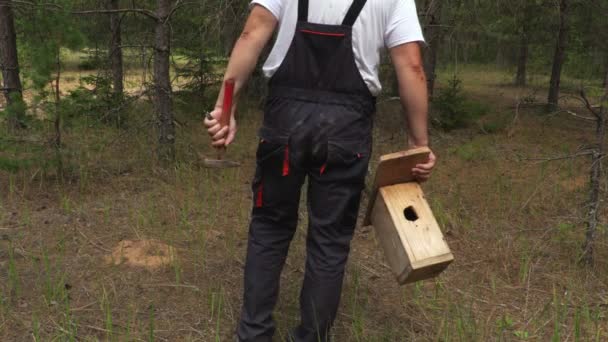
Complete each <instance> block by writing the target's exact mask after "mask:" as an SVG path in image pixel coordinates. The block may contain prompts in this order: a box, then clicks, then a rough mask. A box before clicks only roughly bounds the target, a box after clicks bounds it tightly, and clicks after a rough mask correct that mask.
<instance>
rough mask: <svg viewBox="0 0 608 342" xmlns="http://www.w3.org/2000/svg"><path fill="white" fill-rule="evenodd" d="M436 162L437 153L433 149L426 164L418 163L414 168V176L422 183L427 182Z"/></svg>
mask: <svg viewBox="0 0 608 342" xmlns="http://www.w3.org/2000/svg"><path fill="white" fill-rule="evenodd" d="M436 162H437V157H436V156H435V153H433V151H431V153H430V154H429V159H428V161H427V162H426V163H424V164H418V165H416V167H414V168H413V169H412V175H414V178H416V180H417V181H419V182H420V183H423V182H426V181H427V180H429V178H430V177H431V172H432V171H433V168H434V167H435V163H436Z"/></svg>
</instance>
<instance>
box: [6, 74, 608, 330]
mask: <svg viewBox="0 0 608 342" xmlns="http://www.w3.org/2000/svg"><path fill="white" fill-rule="evenodd" d="M136 74H137V75H139V73H137V72H134V75H136ZM68 76H70V75H68ZM74 77H75V80H74V82H77V77H78V75H74ZM449 77H450V72H449V71H445V72H442V73H441V74H440V79H439V81H440V84H441V83H442V82H441V81H442V80H447V79H448V78H449ZM460 77H461V78H462V80H463V86H464V90H465V92H466V93H467V96H469V97H471V98H473V99H476V100H477V101H480V102H482V101H483V103H484V104H485V105H487V106H488V108H490V113H489V114H487V115H485V116H484V117H482V118H480V119H479V120H480V125H474V126H472V127H471V128H469V129H466V130H456V131H453V132H450V133H443V132H440V131H433V132H432V141H433V147H434V149H435V151H436V153H437V155H438V156H439V165H438V167H437V170H436V173H435V174H434V176H433V179H432V181H431V182H430V183H428V184H426V185H425V186H424V188H425V193H426V194H427V196H428V199H429V202H430V203H431V206H432V208H433V210H434V213H435V216H436V217H437V219H438V221H439V223H440V225H441V227H442V228H443V230H444V233H445V235H446V238H447V240H448V243H449V245H450V247H451V248H452V251H453V252H454V254H455V256H456V261H455V263H454V264H453V265H451V266H450V268H449V269H448V270H447V271H446V272H445V273H444V274H442V275H441V277H439V278H437V279H432V280H427V281H423V282H419V283H416V284H412V285H408V286H405V287H399V286H398V285H397V284H396V282H395V281H394V279H393V276H392V275H391V273H390V270H389V269H388V268H387V267H386V266H385V262H384V259H383V256H382V252H381V251H380V249H379V247H378V246H377V243H376V241H375V238H374V232H373V230H371V229H369V228H363V227H361V228H359V229H358V230H357V233H356V236H355V238H354V240H353V244H352V253H351V257H350V259H349V260H350V261H349V266H348V270H347V273H346V278H345V284H344V293H343V297H342V307H341V309H340V311H339V316H338V319H337V321H336V323H335V329H334V331H333V334H334V335H335V339H336V341H405V340H407V341H527V340H530V341H549V340H555V341H603V340H606V339H607V338H608V317H607V313H606V305H608V302H607V301H606V298H608V290H607V289H608V286H606V285H607V284H606V280H605V279H606V273H607V271H608V263H607V262H606V260H607V259H606V256H607V254H606V253H607V252H606V251H607V249H606V248H605V247H606V246H607V243H608V241H607V239H606V235H605V233H604V234H602V235H599V236H598V247H597V253H598V256H597V264H596V266H595V268H594V269H585V268H582V267H580V266H579V265H578V264H577V257H578V253H579V252H580V245H581V243H582V239H583V229H584V224H583V223H584V214H585V212H584V207H583V205H582V203H584V201H585V199H586V196H587V193H586V191H587V182H586V177H587V174H588V172H587V170H588V167H589V165H588V160H586V159H576V160H564V161H556V162H551V163H541V162H538V161H534V160H526V159H527V158H536V157H546V156H556V155H563V154H567V153H569V152H570V153H571V152H573V151H576V149H577V148H578V146H580V145H581V144H584V143H587V142H588V141H589V139H590V137H591V134H590V132H591V130H590V129H591V127H590V126H586V125H585V124H581V123H579V122H577V121H574V120H571V119H570V118H568V117H561V116H543V115H539V114H538V112H537V111H536V110H535V108H534V107H531V106H530V107H522V110H521V113H520V118H519V120H518V121H517V122H516V123H515V125H516V127H515V128H516V129H515V130H514V133H513V134H507V133H506V129H505V128H506V126H509V125H510V124H511V122H512V118H513V115H514V104H515V103H516V101H518V99H521V98H523V97H524V96H528V95H530V94H536V95H535V96H537V99H538V101H540V100H541V99H542V96H544V95H543V94H541V92H540V91H536V90H535V87H536V86H537V85H536V84H535V83H533V84H532V86H530V87H529V88H513V87H506V86H505V83H506V82H507V81H508V80H509V79H510V75H507V74H505V73H501V72H498V71H492V72H490V71H488V70H483V69H481V68H468V67H467V68H461V69H460ZM136 82H137V81H136V80H135V78H134V84H135V83H136ZM573 82H574V83H576V81H573ZM540 83H542V82H539V84H538V86H539V87H540ZM541 95H542V96H541ZM178 100H179V101H176V107H177V111H176V112H177V118H178V121H179V122H180V126H179V128H178V145H177V150H178V164H177V166H176V167H175V169H173V170H170V171H163V170H162V169H159V168H158V167H157V166H156V165H155V163H154V155H153V149H152V148H150V146H154V144H155V139H156V138H155V136H154V134H153V127H152V126H146V125H144V126H141V128H138V129H135V128H133V127H138V125H137V124H136V123H137V122H139V120H142V118H144V117H147V116H150V115H151V114H150V107H149V106H148V105H146V104H143V103H142V104H137V105H136V106H134V108H133V109H132V112H130V113H129V118H130V120H132V121H130V122H132V123H133V126H131V128H125V129H123V130H122V131H118V130H117V129H115V128H111V127H107V126H104V125H74V126H73V128H68V129H67V130H66V132H65V136H64V138H65V145H66V147H65V149H66V150H67V152H66V155H67V157H66V158H67V161H66V164H67V165H68V166H69V170H70V172H69V177H67V178H66V179H65V180H64V181H63V182H59V181H58V180H56V179H55V178H54V177H53V172H54V171H53V168H52V167H51V168H48V170H44V169H42V168H41V167H38V166H35V164H34V166H31V167H22V168H19V169H17V170H14V171H11V172H9V171H1V173H0V205H1V208H2V211H1V212H0V237H1V238H0V305H1V306H0V340H2V341H13V340H22V339H28V340H35V341H48V340H84V341H88V340H91V341H93V340H108V341H130V340H146V341H154V340H156V341H163V340H168V341H205V342H206V341H230V340H231V339H232V337H233V333H234V327H235V325H236V323H237V321H238V317H239V314H240V303H241V295H242V268H243V261H244V255H245V248H246V242H247V228H248V227H247V223H248V218H249V210H250V206H251V202H252V198H251V191H250V181H251V177H252V175H253V170H254V167H255V161H254V160H253V156H254V153H255V148H256V141H257V139H256V137H255V136H256V129H257V126H258V125H259V122H260V118H261V115H260V113H259V111H258V110H256V109H255V107H254V106H250V108H251V109H249V110H245V109H243V110H242V111H241V113H240V119H239V126H240V130H239V135H238V140H237V142H236V143H235V145H234V146H231V147H230V148H229V149H228V154H227V157H228V158H230V159H234V160H239V161H240V162H241V163H242V167H241V168H238V169H231V170H209V169H204V168H201V166H200V159H199V158H198V153H199V152H200V153H202V154H207V155H213V151H212V150H211V149H210V148H209V147H208V141H207V136H206V134H204V132H202V130H201V127H200V122H199V116H198V113H199V112H200V111H201V108H204V107H205V104H204V103H202V102H201V100H200V99H198V98H179V99H178ZM247 107H248V106H247V105H246V104H244V105H242V106H241V108H247ZM482 125H483V126H482ZM480 127H481V128H480ZM45 129H46V128H44V127H42V128H40V132H37V134H38V135H40V136H46V135H48V134H49V132H50V128H48V129H49V130H48V131H46V130H45ZM125 132H128V134H125ZM374 135H375V146H374V153H375V155H374V160H376V159H377V158H376V157H378V156H379V155H381V154H384V153H389V152H394V151H396V150H400V149H403V146H404V145H405V139H404V136H403V125H402V119H401V116H400V109H399V108H398V106H397V105H396V104H395V103H393V102H383V103H380V104H379V108H378V115H377V121H376V125H375V131H374ZM12 148H13V150H12V151H8V150H6V151H4V152H0V157H11V156H15V155H18V154H19V153H26V152H28V151H32V150H33V147H32V146H26V145H19V146H16V147H12ZM36 151H38V150H36ZM43 151H44V150H42V152H36V153H43ZM40 158H44V155H42V156H41V157H40ZM372 167H374V165H372ZM302 197H303V198H302V201H304V200H305V193H304V194H303V196H302ZM366 203H367V199H366V198H365V199H364V201H363V203H362V208H365V207H366ZM300 210H301V211H300V217H301V218H302V220H301V224H300V226H299V228H298V231H297V232H296V235H295V237H294V240H293V242H292V248H291V250H290V254H289V257H288V261H287V264H286V266H285V269H284V272H283V275H282V286H281V297H280V302H279V305H278V307H277V312H276V315H275V317H276V319H277V322H278V332H277V336H283V337H284V336H286V333H287V330H288V329H289V328H290V327H292V326H293V325H295V324H297V320H298V317H297V314H298V296H299V290H300V284H301V281H302V277H303V268H304V266H303V265H304V257H305V247H304V245H305V238H306V235H305V233H306V232H305V227H306V206H305V202H303V203H302V205H301V209H300ZM602 218H603V223H604V224H605V223H606V221H608V216H607V215H606V210H605V209H604V211H603V213H602ZM128 239H134V240H138V239H154V240H160V241H162V242H165V243H167V244H169V245H171V246H172V247H173V248H174V250H175V256H176V257H174V258H171V260H172V262H171V263H169V264H168V265H167V266H166V267H163V268H159V269H142V268H134V267H129V266H126V265H118V266H115V265H110V264H108V263H106V262H105V259H104V258H105V257H106V256H107V255H108V254H109V251H110V250H111V249H112V248H114V246H116V245H117V244H118V242H120V241H122V240H128Z"/></svg>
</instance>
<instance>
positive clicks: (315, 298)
mask: <svg viewBox="0 0 608 342" xmlns="http://www.w3.org/2000/svg"><path fill="white" fill-rule="evenodd" d="M364 5H365V0H355V1H354V3H353V5H352V6H351V8H350V9H349V11H348V13H347V15H346V18H345V19H344V22H343V23H342V25H324V24H313V23H309V22H307V18H308V0H300V1H299V5H298V23H297V26H296V32H295V35H294V38H293V41H292V43H291V46H290V48H289V51H288V53H287V56H286V57H285V60H284V61H283V63H282V65H281V66H280V68H279V69H278V70H277V72H276V73H275V75H274V76H273V77H272V78H271V80H270V82H269V95H268V99H267V102H266V108H265V113H264V123H263V126H262V128H261V130H260V138H261V141H260V145H259V147H258V151H257V170H256V174H255V177H254V181H253V185H252V187H253V193H254V196H253V198H254V208H253V212H252V218H251V226H250V230H249V243H248V250H247V260H246V265H245V284H244V303H243V311H242V315H241V321H240V323H239V326H238V329H237V335H238V338H239V340H240V341H244V342H250V341H256V342H259V341H271V340H272V335H273V333H274V330H275V325H274V321H273V319H272V311H273V309H274V306H275V303H276V301H277V296H278V292H279V279H280V273H281V270H282V268H283V265H284V263H285V258H286V256H287V251H288V249H289V244H290V241H291V239H292V237H293V234H294V232H295V230H296V225H297V222H298V204H299V202H300V189H301V187H302V184H303V183H304V180H305V178H306V177H307V176H308V190H307V194H308V215H309V227H308V235H307V257H306V271H305V275H304V284H303V287H302V291H301V294H300V310H301V323H300V326H298V327H297V328H295V329H294V330H293V331H292V336H291V339H292V340H294V341H296V342H304V341H306V342H308V341H311V342H312V341H314V342H317V341H326V340H327V338H328V337H327V335H328V331H329V329H330V327H331V325H332V323H333V321H334V318H335V317H336V311H337V309H338V305H339V301H340V293H341V288H342V279H343V276H344V267H345V264H346V260H347V257H348V253H349V250H350V241H351V239H352V236H353V231H354V228H355V224H356V221H357V213H358V209H359V201H360V198H361V191H362V190H363V187H364V183H365V175H366V173H367V166H368V162H369V157H370V153H371V132H372V116H373V114H374V112H375V98H374V97H373V96H372V94H371V93H370V91H369V89H368V87H367V85H366V83H365V82H364V81H363V78H362V77H361V74H360V73H359V69H358V68H357V65H356V63H355V56H354V53H353V46H352V26H353V24H354V23H355V21H356V20H357V18H358V16H359V13H360V12H361V10H362V8H363V7H364Z"/></svg>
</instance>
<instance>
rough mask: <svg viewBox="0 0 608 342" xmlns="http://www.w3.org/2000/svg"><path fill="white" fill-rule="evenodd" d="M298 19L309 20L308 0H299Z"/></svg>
mask: <svg viewBox="0 0 608 342" xmlns="http://www.w3.org/2000/svg"><path fill="white" fill-rule="evenodd" d="M298 21H304V22H307V21H308V0H298Z"/></svg>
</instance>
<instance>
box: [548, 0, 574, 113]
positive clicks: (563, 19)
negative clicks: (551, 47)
mask: <svg viewBox="0 0 608 342" xmlns="http://www.w3.org/2000/svg"><path fill="white" fill-rule="evenodd" d="M568 1H569V0H560V2H559V32H558V36H557V44H556V46H555V55H554V56H553V68H552V70H551V81H550V83H549V96H548V97H547V103H548V104H549V109H551V110H554V109H555V108H557V105H558V99H559V87H560V79H561V74H562V66H563V64H564V60H565V59H566V44H567V40H568V29H569V27H568V15H569V13H568Z"/></svg>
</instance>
